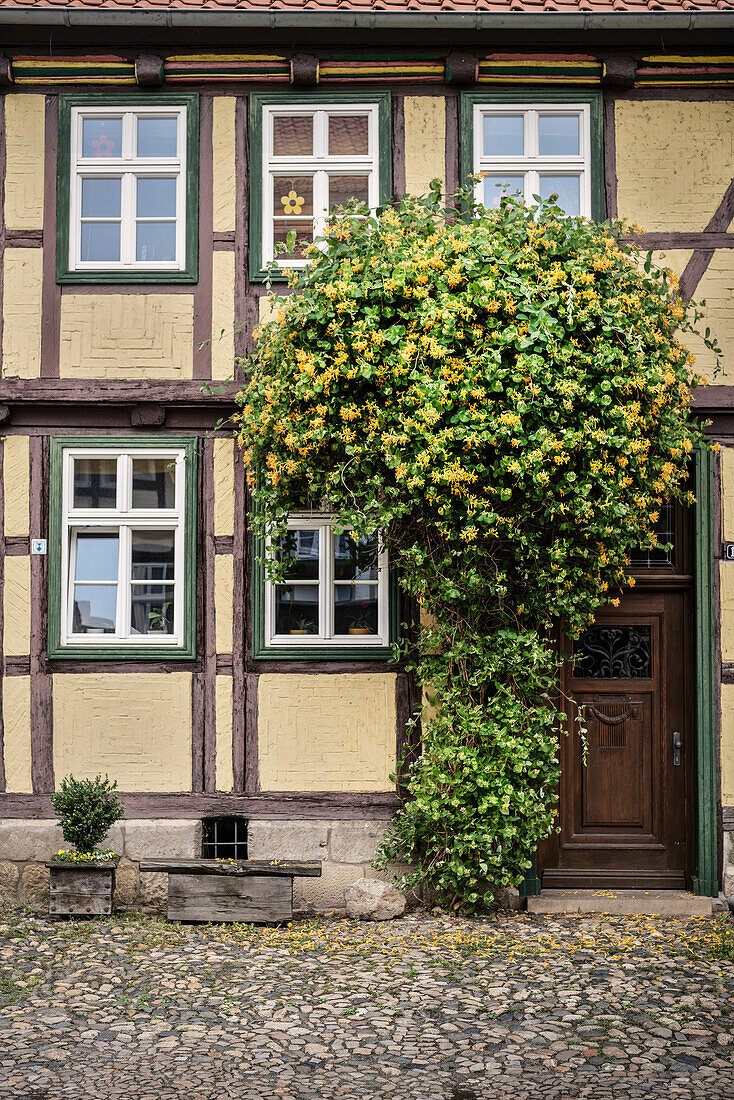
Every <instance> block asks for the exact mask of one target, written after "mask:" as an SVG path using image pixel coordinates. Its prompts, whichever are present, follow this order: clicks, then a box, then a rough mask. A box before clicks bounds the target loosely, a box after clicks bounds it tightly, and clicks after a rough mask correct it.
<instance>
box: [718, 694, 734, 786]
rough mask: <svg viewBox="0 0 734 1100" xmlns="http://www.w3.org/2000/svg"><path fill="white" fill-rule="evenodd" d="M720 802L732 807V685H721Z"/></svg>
mask: <svg viewBox="0 0 734 1100" xmlns="http://www.w3.org/2000/svg"><path fill="white" fill-rule="evenodd" d="M721 801H722V803H723V805H724V806H734V684H722V685H721Z"/></svg>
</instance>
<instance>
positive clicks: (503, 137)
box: [484, 115, 525, 157]
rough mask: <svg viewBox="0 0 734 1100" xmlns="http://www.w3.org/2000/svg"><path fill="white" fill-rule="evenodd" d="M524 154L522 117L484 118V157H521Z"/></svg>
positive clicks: (523, 123) (500, 116)
mask: <svg viewBox="0 0 734 1100" xmlns="http://www.w3.org/2000/svg"><path fill="white" fill-rule="evenodd" d="M524 152H525V120H524V119H523V116H522V115H485V116H484V155H485V156H488V157H521V156H522V155H523V153H524Z"/></svg>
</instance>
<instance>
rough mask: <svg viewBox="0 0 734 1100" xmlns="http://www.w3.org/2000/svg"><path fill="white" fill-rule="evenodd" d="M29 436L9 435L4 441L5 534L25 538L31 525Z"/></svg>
mask: <svg viewBox="0 0 734 1100" xmlns="http://www.w3.org/2000/svg"><path fill="white" fill-rule="evenodd" d="M29 478H30V466H29V460H28V436H27V435H8V436H6V437H5V439H4V440H3V494H4V496H5V535H6V537H8V536H9V537H10V538H13V537H16V538H17V537H23V536H26V535H28V534H29V533H30V528H29V522H30V521H29V507H30V505H29Z"/></svg>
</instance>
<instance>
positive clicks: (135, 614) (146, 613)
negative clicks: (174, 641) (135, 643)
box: [130, 584, 173, 634]
mask: <svg viewBox="0 0 734 1100" xmlns="http://www.w3.org/2000/svg"><path fill="white" fill-rule="evenodd" d="M130 633H131V634H173V585H172V584H170V585H155V584H134V585H133V586H132V590H131V594H130Z"/></svg>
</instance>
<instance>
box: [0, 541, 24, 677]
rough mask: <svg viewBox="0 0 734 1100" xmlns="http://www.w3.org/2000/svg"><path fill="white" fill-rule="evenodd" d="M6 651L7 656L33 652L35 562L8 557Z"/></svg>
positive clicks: (5, 600) (5, 614)
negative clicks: (32, 606) (32, 565)
mask: <svg viewBox="0 0 734 1100" xmlns="http://www.w3.org/2000/svg"><path fill="white" fill-rule="evenodd" d="M3 613H4V622H3V648H4V650H5V655H6V656H7V657H25V656H27V655H28V654H29V653H30V651H31V559H30V558H29V557H26V556H21V557H14V556H13V557H6V558H5V585H4V591H3Z"/></svg>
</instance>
